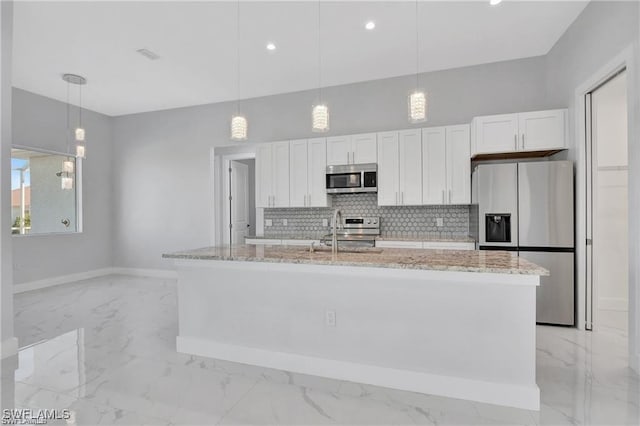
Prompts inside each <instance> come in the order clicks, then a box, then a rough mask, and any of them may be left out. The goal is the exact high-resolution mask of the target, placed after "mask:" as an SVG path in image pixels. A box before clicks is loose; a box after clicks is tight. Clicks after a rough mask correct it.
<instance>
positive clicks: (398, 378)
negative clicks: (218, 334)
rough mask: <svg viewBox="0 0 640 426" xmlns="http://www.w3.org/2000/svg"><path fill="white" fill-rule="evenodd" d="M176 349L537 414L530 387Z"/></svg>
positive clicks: (210, 345)
mask: <svg viewBox="0 0 640 426" xmlns="http://www.w3.org/2000/svg"><path fill="white" fill-rule="evenodd" d="M176 344H177V349H178V352H183V353H187V354H192V355H199V356H206V357H211V358H217V359H223V360H227V361H232V362H239V363H242V364H250V365H258V366H261V367H266V368H275V369H278V370H285V371H292V372H295V373H301V374H310V375H314V376H321V377H329V378H331V379H336V380H347V381H351V382H356V383H365V384H370V385H375V386H383V387H388V388H393V389H400V390H406V391H410V392H419V393H424V394H430V395H440V396H445V397H450V398H459V399H466V400H471V401H478V402H483V403H488V404H497V405H504V406H508V407H516V408H524V409H527V410H539V409H540V389H539V388H538V386H536V385H535V384H532V385H528V386H527V385H517V384H509V383H495V382H486V381H482V380H474V379H465V378H460V377H452V376H442V375H437V374H429V373H424V372H420V371H409V370H399V369H394V368H388V367H380V366H375V365H365V364H359V363H354V362H348V361H339V360H333V359H326V358H317V357H312V356H307V355H299V354H294V353H285V352H276V351H271V350H265V349H257V348H250V347H246V346H238V345H230V344H226V343H219V342H215V341H210V340H206V339H200V338H195V337H184V336H178V337H177V339H176Z"/></svg>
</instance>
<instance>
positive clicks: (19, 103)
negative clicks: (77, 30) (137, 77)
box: [12, 80, 113, 284]
mask: <svg viewBox="0 0 640 426" xmlns="http://www.w3.org/2000/svg"><path fill="white" fill-rule="evenodd" d="M60 84H64V83H63V82H62V80H60ZM72 114H73V115H72V117H77V115H76V114H77V112H76V111H75V110H72ZM82 120H83V125H84V127H85V128H86V130H87V159H86V160H85V161H84V162H83V182H82V197H83V213H84V231H83V232H82V233H69V234H52V235H29V236H15V237H13V263H14V281H15V283H16V284H19V283H23V282H28V281H34V280H39V279H44V278H51V277H56V276H60V275H67V274H73V273H78V272H85V271H90V270H94V269H101V268H108V267H111V266H112V264H113V260H112V233H113V232H112V230H113V226H112V220H111V213H112V211H113V194H112V192H113V191H112V180H113V164H112V162H111V157H112V127H113V126H112V121H113V119H112V118H110V117H107V116H105V115H102V114H97V113H94V112H92V111H86V110H85V111H84V112H83V114H82ZM12 121H13V143H14V144H17V145H23V146H28V147H33V148H41V149H47V150H52V151H58V152H66V151H67V139H66V106H65V104H64V103H62V102H58V101H55V100H53V99H49V98H45V97H42V96H39V95H35V94H33V93H29V92H26V91H23V90H20V89H15V88H14V89H13V120H12ZM74 184H75V182H74Z"/></svg>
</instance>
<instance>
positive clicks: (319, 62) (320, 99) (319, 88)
mask: <svg viewBox="0 0 640 426" xmlns="http://www.w3.org/2000/svg"><path fill="white" fill-rule="evenodd" d="M320 38H321V37H320V0H318V98H319V99H318V103H320V104H321V103H322V50H321V42H320Z"/></svg>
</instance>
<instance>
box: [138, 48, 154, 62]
mask: <svg viewBox="0 0 640 426" xmlns="http://www.w3.org/2000/svg"><path fill="white" fill-rule="evenodd" d="M136 52H138V53H139V54H141V55H142V56H144V57H145V58H147V59H150V60H152V61H155V60H156V59H160V56H158V54H157V53H156V52H152V51H151V50H149V49H138V50H136Z"/></svg>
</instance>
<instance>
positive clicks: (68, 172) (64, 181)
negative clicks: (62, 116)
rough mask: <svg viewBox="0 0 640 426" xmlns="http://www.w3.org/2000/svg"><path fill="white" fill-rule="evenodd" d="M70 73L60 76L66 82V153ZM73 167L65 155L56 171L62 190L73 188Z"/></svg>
mask: <svg viewBox="0 0 640 426" xmlns="http://www.w3.org/2000/svg"><path fill="white" fill-rule="evenodd" d="M68 76H70V74H65V75H63V76H62V79H63V80H64V81H66V82H67V124H66V132H65V139H66V144H67V153H68V152H69V151H70V145H71V134H70V133H71V129H70V126H69V116H70V113H69V109H70V103H69V84H70V83H71V78H69V77H68ZM74 169H75V163H74V161H73V160H72V159H71V157H67V158H66V159H64V160H62V170H61V171H59V172H58V173H56V176H58V177H59V178H60V188H62V189H63V190H68V189H73V172H74Z"/></svg>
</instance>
